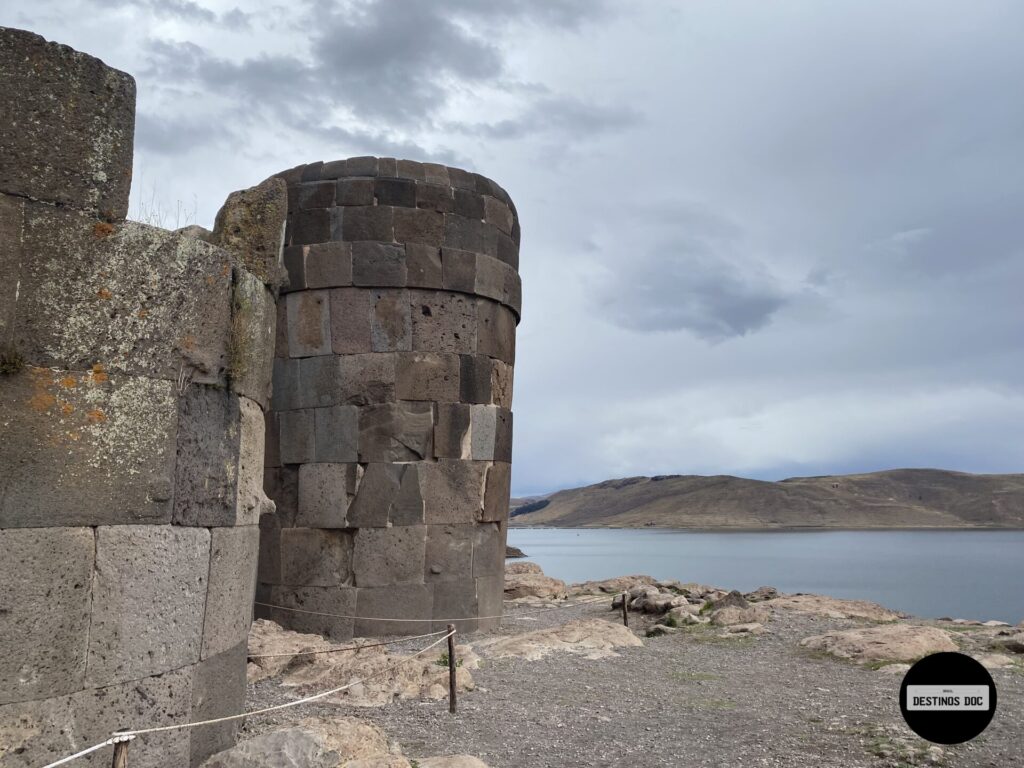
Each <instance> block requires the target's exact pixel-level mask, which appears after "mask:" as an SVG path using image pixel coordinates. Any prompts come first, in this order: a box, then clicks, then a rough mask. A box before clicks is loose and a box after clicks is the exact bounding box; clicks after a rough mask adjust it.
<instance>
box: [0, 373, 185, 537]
mask: <svg viewBox="0 0 1024 768" xmlns="http://www.w3.org/2000/svg"><path fill="white" fill-rule="evenodd" d="M176 395H177V392H176V390H175V385H174V384H173V383H172V382H170V381H160V380H157V379H147V378H142V377H126V376H109V375H108V374H107V373H106V372H105V371H104V370H103V367H102V366H101V365H97V366H96V369H95V370H88V371H84V372H83V371H60V370H54V369H50V368H33V367H27V368H25V369H23V370H22V371H21V372H19V373H13V374H7V375H5V376H3V381H2V385H0V413H2V414H3V425H4V428H3V438H2V439H0V467H3V473H2V474H3V482H2V485H0V528H36V527H48V526H75V525H101V524H110V523H128V522H146V523H167V522H169V521H170V518H171V511H172V510H171V496H172V494H171V490H172V479H173V477H174V464H175V439H176V433H177V427H178V405H177V402H176Z"/></svg>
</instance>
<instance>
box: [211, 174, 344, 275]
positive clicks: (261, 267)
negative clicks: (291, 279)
mask: <svg viewBox="0 0 1024 768" xmlns="http://www.w3.org/2000/svg"><path fill="white" fill-rule="evenodd" d="M331 195H332V201H331V202H330V203H328V205H333V204H334V203H333V189H332V190H331ZM303 207H313V206H303ZM287 215H288V186H287V184H285V183H284V181H283V180H281V179H278V178H276V177H271V178H269V179H267V180H266V181H264V182H262V183H260V184H257V185H256V186H255V187H250V188H249V189H243V190H241V191H238V192H232V193H231V194H230V195H228V199H227V200H226V201H225V202H224V205H222V206H221V208H220V210H219V211H217V217H216V220H215V221H214V225H213V233H212V238H211V242H213V243H216V244H217V245H219V246H220V247H221V248H223V249H224V250H225V251H227V252H228V253H230V254H231V255H232V256H233V257H234V258H235V259H236V260H237V262H238V263H239V264H242V265H244V266H245V269H246V270H248V271H249V272H251V273H252V274H253V275H254V276H255V277H256V278H257V279H258V280H259V281H260V282H262V283H264V284H266V285H269V286H272V287H274V288H276V287H278V286H279V285H281V283H282V282H283V278H284V274H283V272H282V265H281V248H282V245H283V243H284V234H285V233H284V230H285V223H286V219H287Z"/></svg>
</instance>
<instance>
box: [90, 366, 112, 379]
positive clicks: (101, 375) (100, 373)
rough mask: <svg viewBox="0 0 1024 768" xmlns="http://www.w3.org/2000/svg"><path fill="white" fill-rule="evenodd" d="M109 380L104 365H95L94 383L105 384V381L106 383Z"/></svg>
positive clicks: (93, 370)
mask: <svg viewBox="0 0 1024 768" xmlns="http://www.w3.org/2000/svg"><path fill="white" fill-rule="evenodd" d="M109 378H110V377H109V376H107V374H106V372H105V371H104V370H103V364H102V363H95V364H94V365H93V367H92V380H93V381H95V382H97V383H103V382H104V381H106V380H107V379H109Z"/></svg>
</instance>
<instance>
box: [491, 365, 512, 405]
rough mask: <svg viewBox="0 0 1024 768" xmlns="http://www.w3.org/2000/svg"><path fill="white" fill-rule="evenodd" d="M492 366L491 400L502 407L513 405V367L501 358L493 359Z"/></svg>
mask: <svg viewBox="0 0 1024 768" xmlns="http://www.w3.org/2000/svg"><path fill="white" fill-rule="evenodd" d="M492 362H493V365H492V367H491V402H493V403H494V404H495V405H497V406H500V407H501V408H506V409H508V408H511V407H512V374H513V368H512V366H511V365H508V364H507V363H503V362H501V360H494V361H492Z"/></svg>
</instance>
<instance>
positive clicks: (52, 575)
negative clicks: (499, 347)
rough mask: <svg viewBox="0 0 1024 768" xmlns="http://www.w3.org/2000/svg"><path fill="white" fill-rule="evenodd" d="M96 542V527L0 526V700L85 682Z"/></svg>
mask: <svg viewBox="0 0 1024 768" xmlns="http://www.w3.org/2000/svg"><path fill="white" fill-rule="evenodd" d="M95 547H96V540H95V536H94V535H93V531H92V529H91V528H25V529H21V530H17V529H14V530H7V531H0V584H3V590H2V591H0V637H3V638H4V653H3V654H0V704H6V703H8V702H11V701H24V700H27V699H40V698H43V697H49V696H58V695H60V694H66V693H72V692H73V691H76V690H78V689H79V688H81V687H82V682H83V679H84V676H85V660H86V654H87V652H88V637H89V618H90V608H91V599H92V571H93V563H94V553H95ZM3 722H4V721H3V720H0V723H3ZM2 731H3V728H2V726H0V732H2ZM2 741H6V739H0V742H2ZM2 756H3V748H2V747H0V757H2Z"/></svg>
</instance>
